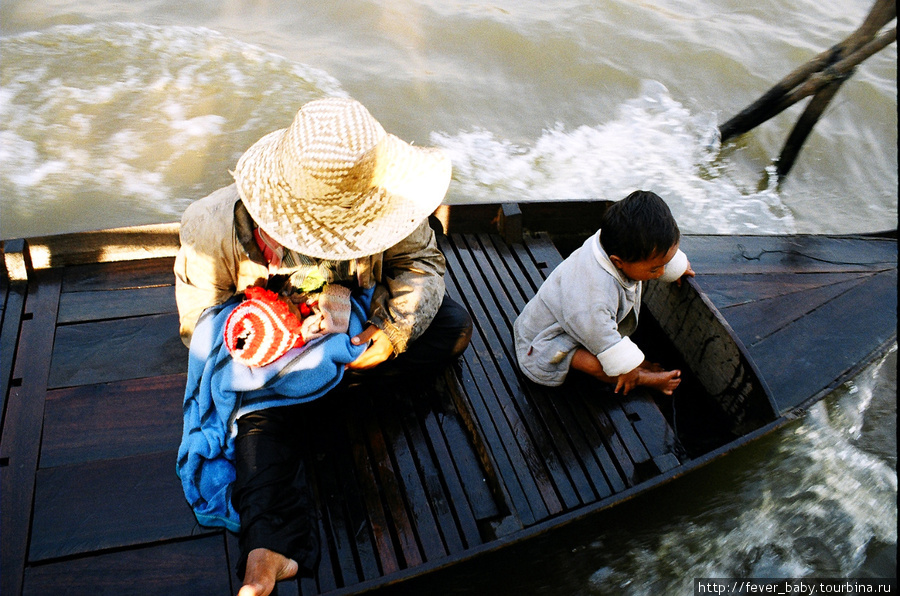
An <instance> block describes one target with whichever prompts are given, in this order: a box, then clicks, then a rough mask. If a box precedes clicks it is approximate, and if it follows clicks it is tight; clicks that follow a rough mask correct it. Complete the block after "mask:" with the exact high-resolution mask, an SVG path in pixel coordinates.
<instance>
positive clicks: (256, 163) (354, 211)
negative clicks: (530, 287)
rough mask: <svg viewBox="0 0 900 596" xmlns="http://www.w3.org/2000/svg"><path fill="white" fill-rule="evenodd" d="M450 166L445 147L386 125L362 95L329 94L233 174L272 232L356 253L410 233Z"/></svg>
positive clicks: (441, 190) (315, 253)
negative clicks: (421, 143) (419, 143)
mask: <svg viewBox="0 0 900 596" xmlns="http://www.w3.org/2000/svg"><path fill="white" fill-rule="evenodd" d="M450 169H451V168H450V160H449V158H448V157H447V156H446V155H445V154H444V153H443V152H442V151H441V150H440V149H433V148H422V147H413V146H412V145H409V144H407V143H406V142H404V141H402V140H400V139H398V138H397V137H395V136H394V135H391V134H388V133H386V132H385V131H384V129H383V128H382V127H381V125H380V124H379V123H378V122H377V121H376V120H375V118H373V117H372V115H371V114H370V113H369V111H368V110H366V108H365V107H363V105H362V104H360V103H359V102H357V101H354V100H352V99H344V98H327V99H320V100H315V101H311V102H309V103H307V104H306V105H304V106H303V107H302V108H301V109H300V111H299V112H298V113H297V116H296V117H295V118H294V122H293V123H292V124H291V125H290V126H289V127H288V128H285V129H282V130H277V131H275V132H273V133H270V134H268V135H266V136H264V137H263V138H262V139H260V140H259V141H257V142H256V143H255V144H254V145H253V146H252V147H250V149H248V150H247V152H246V153H244V155H242V156H241V158H240V160H238V163H237V167H236V168H235V171H234V173H233V175H234V179H235V181H236V182H237V189H238V193H239V194H240V197H241V200H242V201H243V202H244V205H245V206H246V207H247V211H249V212H250V215H251V216H252V217H253V219H254V220H255V221H256V223H257V224H259V226H260V227H261V228H263V229H264V230H265V231H266V233H267V234H269V235H270V236H272V238H274V239H275V240H277V241H278V242H280V243H281V244H282V245H283V246H286V247H288V248H291V249H293V250H296V251H297V252H299V253H301V254H304V255H307V256H311V257H317V258H322V259H331V260H346V259H353V258H357V257H364V256H368V255H372V254H376V253H379V252H382V251H383V250H385V249H387V248H389V247H391V246H393V245H394V244H396V243H397V242H399V241H400V240H402V239H403V238H405V237H406V236H408V235H409V234H410V233H411V232H412V231H413V230H414V229H415V228H416V227H417V226H418V225H419V224H420V223H421V222H422V221H423V220H424V219H425V218H427V217H428V215H430V214H431V213H432V212H433V211H434V210H435V209H436V208H437V207H438V205H440V203H441V201H442V200H443V198H444V195H445V194H446V192H447V187H448V186H449V184H450Z"/></svg>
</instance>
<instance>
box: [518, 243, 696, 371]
mask: <svg viewBox="0 0 900 596" xmlns="http://www.w3.org/2000/svg"><path fill="white" fill-rule="evenodd" d="M687 263H688V261H687V257H686V256H685V254H684V253H683V252H682V251H681V250H679V251H678V252H677V253H676V255H675V256H674V257H673V258H672V260H671V261H669V263H668V264H667V265H666V270H665V274H664V275H663V276H662V277H661V278H660V279H661V280H662V281H667V282H671V281H675V280H677V279H678V278H680V277H681V276H682V275H683V274H684V272H685V270H686V269H687ZM641 287H642V284H641V282H639V281H634V280H631V279H628V278H627V277H625V276H623V275H622V273H620V272H619V270H618V269H616V267H615V265H613V264H612V262H611V261H610V260H609V257H608V256H607V254H606V252H605V251H604V250H603V247H602V246H601V245H600V232H597V233H596V234H594V235H593V236H591V237H590V238H588V239H587V240H586V241H585V243H584V244H583V245H582V246H581V247H579V248H578V249H576V250H575V251H574V252H573V253H572V254H571V255H569V257H568V258H567V259H565V260H564V261H563V262H562V263H561V264H560V265H559V266H558V267H557V268H556V269H555V270H554V271H553V272H552V273H551V274H550V276H549V277H548V278H547V280H546V281H545V282H544V283H543V284H542V285H541V287H540V288H539V289H538V292H537V294H536V295H535V296H534V298H532V299H531V301H529V302H528V304H527V305H525V308H524V309H523V310H522V313H521V314H520V315H519V317H518V318H517V319H516V321H515V324H514V325H513V328H514V334H515V344H516V357H517V358H518V360H519V367H520V368H521V369H522V372H523V373H525V375H526V376H527V377H528V378H530V379H531V380H533V381H534V382H536V383H540V384H542V385H560V384H562V382H563V381H564V380H565V378H566V375H567V374H568V372H569V367H570V365H571V362H572V357H573V356H574V354H575V348H577V347H579V346H581V347H584V348H585V349H587V350H588V351H589V352H590V353H591V354H594V355H595V356H596V357H597V359H598V360H600V364H601V366H603V370H604V372H606V374H607V375H609V376H611V377H614V376H618V375H621V374H624V373H627V372H629V371H631V370H633V369H634V368H636V367H637V366H638V365H640V364H641V363H642V362H643V361H644V354H643V352H641V350H640V348H638V347H637V346H636V345H635V344H634V342H632V341H631V339H629V337H628V336H629V335H631V334H632V333H633V332H634V330H635V329H637V324H638V316H639V314H640V304H641Z"/></svg>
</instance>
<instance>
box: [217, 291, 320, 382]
mask: <svg viewBox="0 0 900 596" xmlns="http://www.w3.org/2000/svg"><path fill="white" fill-rule="evenodd" d="M245 295H246V299H245V300H244V301H243V302H241V303H240V304H239V305H237V306H236V307H235V308H234V310H233V311H231V314H230V315H228V320H227V321H226V322H225V345H226V347H227V348H228V351H229V352H231V356H232V357H233V358H234V359H235V360H236V361H237V362H240V363H241V364H245V365H247V366H265V365H267V364H270V363H272V362H274V361H275V360H277V359H278V358H280V357H281V356H283V355H284V354H285V352H287V351H288V350H290V349H291V348H295V347H300V346H302V345H303V343H304V342H303V337H302V336H301V335H300V321H299V320H298V319H297V317H296V316H295V315H294V314H293V313H292V312H291V310H290V309H289V308H288V306H287V304H285V303H284V302H282V301H281V300H279V299H278V295H277V294H275V292H272V291H269V290H266V289H265V288H259V287H250V288H247V290H246V291H245Z"/></svg>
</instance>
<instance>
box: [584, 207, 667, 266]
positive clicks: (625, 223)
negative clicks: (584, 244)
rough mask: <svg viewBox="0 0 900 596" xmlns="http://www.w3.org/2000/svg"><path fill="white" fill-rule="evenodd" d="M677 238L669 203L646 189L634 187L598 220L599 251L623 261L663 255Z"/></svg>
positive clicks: (641, 259)
mask: <svg viewBox="0 0 900 596" xmlns="http://www.w3.org/2000/svg"><path fill="white" fill-rule="evenodd" d="M680 239H681V232H680V231H679V230H678V224H677V223H676V222H675V218H674V217H673V216H672V212H671V211H670V210H669V206H668V205H666V202H665V201H663V200H662V199H661V198H660V197H659V196H658V195H657V194H656V193H653V192H650V191H646V190H636V191H634V192H633V193H631V194H630V195H628V196H627V197H625V198H624V199H622V200H621V201H617V202H615V203H613V204H612V205H610V206H609V208H608V209H607V210H606V213H604V214H603V217H602V218H601V220H600V244H601V245H602V246H603V250H605V251H606V254H607V255H615V256H617V257H619V258H620V259H622V260H623V261H625V262H626V263H633V262H635V261H644V260H646V259H650V258H653V257H655V256H657V255H659V254H666V253H667V252H668V251H669V249H670V248H672V247H673V246H675V245H676V244H678V242H679V240H680Z"/></svg>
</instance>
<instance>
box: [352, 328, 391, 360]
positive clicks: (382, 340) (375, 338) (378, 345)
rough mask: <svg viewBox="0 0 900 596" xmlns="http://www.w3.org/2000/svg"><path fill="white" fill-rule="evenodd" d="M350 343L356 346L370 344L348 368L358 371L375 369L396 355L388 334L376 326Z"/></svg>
mask: <svg viewBox="0 0 900 596" xmlns="http://www.w3.org/2000/svg"><path fill="white" fill-rule="evenodd" d="M350 341H351V342H352V343H353V345H356V346H360V345H365V344H369V347H368V348H367V349H366V351H365V352H363V353H362V354H360V355H359V358H357V359H356V360H354V361H353V362H351V363H350V364H348V365H347V368H354V369H358V370H365V369H368V368H374V367H376V366H378V365H379V364H381V363H382V362H384V361H385V360H387V359H388V358H390V357H391V355H392V354H393V353H394V346H393V344H391V340H390V339H388V336H387V334H386V333H385V332H384V331H382V330H381V329H379V328H378V327H376V326H375V325H369V326H368V327H366V328H365V329H364V330H363V332H362V333H360V334H359V335H357V336H356V337H353V338H351V339H350Z"/></svg>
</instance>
